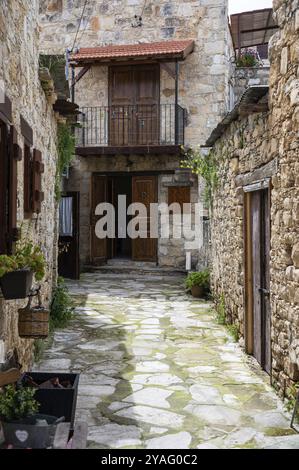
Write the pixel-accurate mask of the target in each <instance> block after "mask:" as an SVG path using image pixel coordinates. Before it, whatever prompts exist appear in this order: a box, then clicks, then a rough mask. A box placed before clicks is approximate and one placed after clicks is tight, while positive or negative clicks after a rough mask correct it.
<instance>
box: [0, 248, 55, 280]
mask: <svg viewBox="0 0 299 470" xmlns="http://www.w3.org/2000/svg"><path fill="white" fill-rule="evenodd" d="M45 266H46V263H45V258H44V255H43V253H42V251H41V249H40V247H39V246H35V245H33V243H32V242H20V243H18V245H17V248H16V252H15V254H13V255H9V256H8V255H1V256H0V278H1V277H2V276H4V275H5V274H7V273H10V272H12V271H16V270H18V269H30V270H31V271H33V272H34V274H35V279H36V280H37V281H41V280H42V279H43V278H44V276H45Z"/></svg>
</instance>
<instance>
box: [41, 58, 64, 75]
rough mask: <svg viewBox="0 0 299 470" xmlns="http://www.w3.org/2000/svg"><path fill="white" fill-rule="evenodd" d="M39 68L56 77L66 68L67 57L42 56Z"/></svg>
mask: <svg viewBox="0 0 299 470" xmlns="http://www.w3.org/2000/svg"><path fill="white" fill-rule="evenodd" d="M39 66H40V67H44V68H46V69H48V70H49V72H50V73H51V75H55V74H56V73H57V72H59V71H60V70H61V68H62V67H65V56H64V55H40V56H39Z"/></svg>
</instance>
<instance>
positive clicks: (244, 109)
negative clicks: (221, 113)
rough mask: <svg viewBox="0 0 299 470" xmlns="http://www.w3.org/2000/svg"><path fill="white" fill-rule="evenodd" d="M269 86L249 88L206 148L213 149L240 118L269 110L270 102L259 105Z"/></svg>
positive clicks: (218, 127) (215, 131)
mask: <svg viewBox="0 0 299 470" xmlns="http://www.w3.org/2000/svg"><path fill="white" fill-rule="evenodd" d="M268 91H269V86H265V85H254V86H250V87H248V88H247V89H246V90H245V91H244V93H243V95H242V96H241V97H240V99H239V100H238V102H237V103H236V104H235V106H234V108H233V109H232V110H231V111H230V112H229V113H227V114H226V116H225V117H224V118H223V119H222V121H221V122H220V123H219V124H218V125H217V127H215V129H214V130H213V131H212V133H211V135H210V137H209V138H208V140H207V141H206V144H205V147H213V146H214V145H215V143H216V142H217V140H218V139H219V138H220V137H221V136H222V135H223V134H224V132H225V131H226V129H227V128H228V127H229V126H230V124H231V123H232V122H233V121H236V120H237V119H238V117H239V116H240V117H245V116H249V115H250V114H253V113H262V112H266V111H268V110H269V105H268V101H267V102H263V103H259V101H260V100H261V99H262V98H263V97H265V96H266V95H267V93H268Z"/></svg>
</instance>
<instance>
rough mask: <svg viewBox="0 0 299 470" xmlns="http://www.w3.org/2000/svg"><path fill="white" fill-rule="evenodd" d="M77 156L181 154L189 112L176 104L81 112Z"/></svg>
mask: <svg viewBox="0 0 299 470" xmlns="http://www.w3.org/2000/svg"><path fill="white" fill-rule="evenodd" d="M79 122H80V125H81V126H80V127H79V128H78V129H76V137H77V149H76V151H77V154H78V155H82V156H87V155H101V154H132V153H135V154H139V153H140V154H144V153H167V154H169V153H178V151H179V147H180V146H181V145H184V134H185V110H184V109H183V108H182V107H181V106H179V105H177V106H176V105H174V104H161V105H157V104H153V105H135V106H131V105H130V106H101V107H84V108H81V109H80V119H79Z"/></svg>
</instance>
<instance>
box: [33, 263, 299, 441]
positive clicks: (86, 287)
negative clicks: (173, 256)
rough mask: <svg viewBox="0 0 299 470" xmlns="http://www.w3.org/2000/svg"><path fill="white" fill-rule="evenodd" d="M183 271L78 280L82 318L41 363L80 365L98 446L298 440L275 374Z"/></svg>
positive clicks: (81, 400) (75, 288)
mask: <svg viewBox="0 0 299 470" xmlns="http://www.w3.org/2000/svg"><path fill="white" fill-rule="evenodd" d="M182 281H183V280H182V277H175V276H173V277H172V278H169V277H167V278H163V277H162V276H159V277H155V276H151V277H145V276H143V277H142V276H139V277H138V278H137V279H134V278H130V277H129V276H127V277H124V276H123V275H122V276H119V277H118V276H117V275H116V274H113V275H109V274H107V273H105V274H104V275H103V274H101V272H100V271H99V272H94V273H85V274H84V275H82V278H81V280H80V281H73V282H69V287H70V290H71V293H72V296H73V298H74V301H75V303H76V316H75V318H74V320H73V321H72V324H71V325H70V327H69V328H67V329H65V330H61V331H57V332H56V333H55V335H54V341H53V344H52V346H51V347H50V348H49V349H48V350H47V351H46V352H45V353H44V356H43V358H42V360H41V361H40V362H39V363H38V364H36V366H35V370H43V371H47V370H50V371H55V370H57V371H61V370H65V371H72V372H73V371H78V372H81V379H80V385H79V397H78V406H77V413H76V418H77V419H78V420H80V419H84V420H86V421H87V422H88V424H89V437H88V440H89V444H88V445H89V447H90V448H100V449H105V448H115V449H116V448H123V449H125V448H128V449H129V448H146V449H160V448H161V449H194V448H198V449H201V448H210V449H214V448H269V449H270V448H276V447H277V448H297V449H298V448H299V435H298V434H296V433H295V432H294V431H293V430H292V429H290V427H289V423H290V416H289V414H288V413H286V412H285V410H284V408H283V405H282V403H281V401H280V400H279V399H278V397H277V396H276V395H275V393H274V391H273V390H272V388H271V387H270V385H269V378H268V376H267V375H266V374H264V373H263V372H262V371H261V370H260V369H259V367H258V366H257V364H256V363H255V362H254V361H253V360H252V359H251V358H248V356H246V355H245V354H244V353H243V352H242V350H241V348H240V347H239V345H237V344H236V343H234V342H233V340H232V338H231V337H230V336H229V334H228V333H227V331H226V330H225V328H224V327H223V326H221V325H219V324H217V322H216V321H215V312H214V311H213V308H212V305H211V304H210V303H209V302H205V301H202V300H198V299H193V298H192V297H191V296H189V295H187V294H185V292H184V288H183V282H182Z"/></svg>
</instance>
